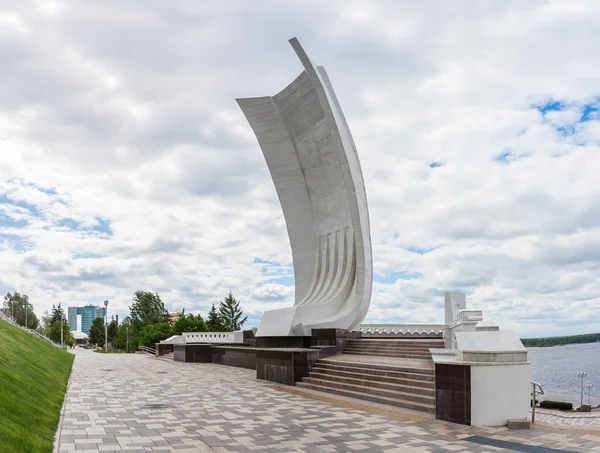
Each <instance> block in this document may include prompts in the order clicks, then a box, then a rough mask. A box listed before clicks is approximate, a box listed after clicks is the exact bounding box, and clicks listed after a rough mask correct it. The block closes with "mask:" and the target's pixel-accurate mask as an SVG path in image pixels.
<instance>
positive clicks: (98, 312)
mask: <svg viewBox="0 0 600 453" xmlns="http://www.w3.org/2000/svg"><path fill="white" fill-rule="evenodd" d="M105 314H106V308H104V307H98V306H97V305H86V306H84V307H69V310H68V316H69V328H70V329H71V330H72V331H80V332H84V333H86V334H88V335H89V334H90V328H91V327H92V323H93V322H94V319H96V318H103V319H104V316H105Z"/></svg>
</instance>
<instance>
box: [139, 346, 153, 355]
mask: <svg viewBox="0 0 600 453" xmlns="http://www.w3.org/2000/svg"><path fill="white" fill-rule="evenodd" d="M138 351H143V352H147V353H148V354H152V355H156V349H152V348H149V347H148V346H139V347H138Z"/></svg>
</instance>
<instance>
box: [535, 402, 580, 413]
mask: <svg viewBox="0 0 600 453" xmlns="http://www.w3.org/2000/svg"><path fill="white" fill-rule="evenodd" d="M540 407H543V408H544V409H558V410H561V411H572V410H573V404H572V403H566V402H564V401H550V400H546V401H542V402H541V403H540Z"/></svg>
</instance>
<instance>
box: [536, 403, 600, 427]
mask: <svg viewBox="0 0 600 453" xmlns="http://www.w3.org/2000/svg"><path fill="white" fill-rule="evenodd" d="M530 418H531V416H530ZM535 419H536V421H537V422H539V423H544V424H547V425H555V426H561V427H577V428H587V429H591V430H594V429H595V430H598V431H599V432H600V412H583V413H582V412H561V411H552V410H547V409H540V408H536V410H535Z"/></svg>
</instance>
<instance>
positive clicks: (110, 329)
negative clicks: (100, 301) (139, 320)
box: [107, 319, 119, 344]
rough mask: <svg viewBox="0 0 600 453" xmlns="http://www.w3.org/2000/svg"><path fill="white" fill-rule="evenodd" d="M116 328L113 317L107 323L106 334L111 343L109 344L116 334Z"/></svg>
mask: <svg viewBox="0 0 600 453" xmlns="http://www.w3.org/2000/svg"><path fill="white" fill-rule="evenodd" d="M118 329H119V326H118V324H117V321H116V320H114V319H113V320H112V321H111V322H109V323H108V327H107V336H108V342H109V343H111V344H112V343H113V339H114V338H115V336H116V335H117V330H118Z"/></svg>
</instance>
